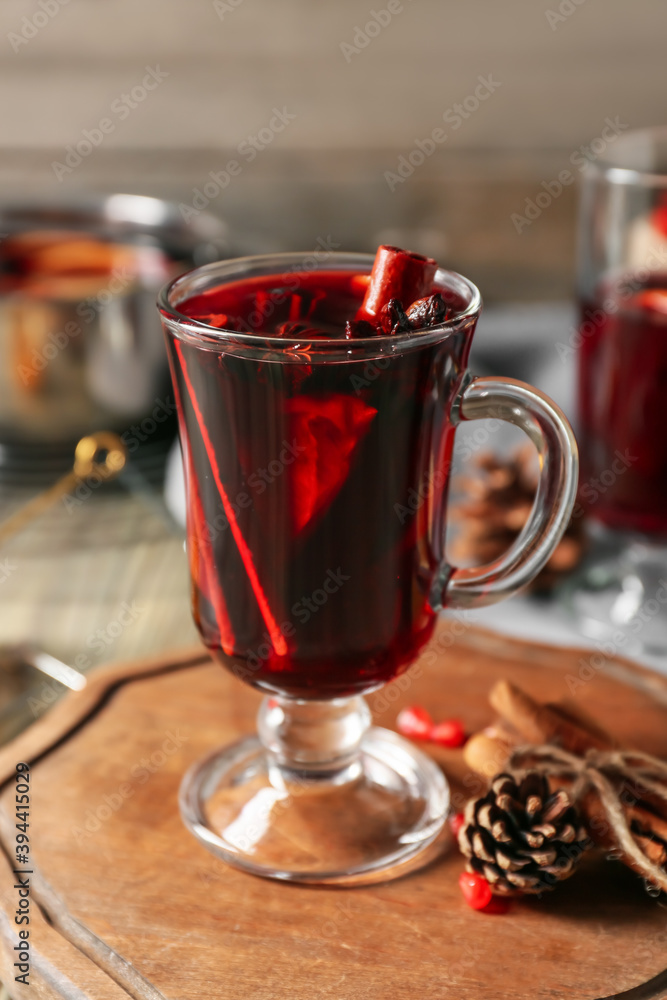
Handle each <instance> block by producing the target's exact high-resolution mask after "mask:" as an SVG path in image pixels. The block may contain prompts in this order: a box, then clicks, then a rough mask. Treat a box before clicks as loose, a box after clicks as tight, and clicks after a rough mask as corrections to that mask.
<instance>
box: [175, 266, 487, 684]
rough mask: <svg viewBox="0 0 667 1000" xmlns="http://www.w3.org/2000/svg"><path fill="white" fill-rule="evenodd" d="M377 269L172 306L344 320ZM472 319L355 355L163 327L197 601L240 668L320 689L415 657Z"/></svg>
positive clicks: (334, 324)
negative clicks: (262, 345) (426, 338)
mask: <svg viewBox="0 0 667 1000" xmlns="http://www.w3.org/2000/svg"><path fill="white" fill-rule="evenodd" d="M366 284H367V277H366V276H361V275H357V274H354V273H351V272H325V273H321V272H320V273H317V274H310V275H302V274H300V275H282V276H280V277H277V276H272V277H271V276H269V277H266V278H259V279H257V278H255V279H249V280H247V281H241V282H238V283H235V284H229V285H224V286H221V287H219V288H217V289H215V290H213V291H212V292H209V293H206V294H205V295H201V296H197V297H193V298H191V299H189V300H188V301H187V302H184V303H181V304H180V305H179V306H178V309H179V311H180V312H182V313H185V314H187V315H188V316H191V317H194V318H201V319H203V320H204V321H205V322H207V323H212V324H217V325H219V326H221V327H223V326H225V325H226V324H227V323H228V322H229V321H230V318H231V319H232V321H233V323H234V324H235V326H236V328H237V329H252V331H253V332H255V333H264V334H267V335H268V334H270V333H272V332H274V331H275V330H276V329H277V328H278V327H279V326H280V324H282V323H284V322H287V321H290V320H291V321H293V322H300V323H303V324H305V325H307V326H311V327H316V328H317V329H318V330H320V331H322V332H323V333H327V335H328V336H337V337H341V336H342V337H344V333H343V331H344V326H345V320H346V319H348V318H350V317H354V314H355V312H356V310H357V308H358V306H359V304H360V302H361V300H362V298H363V294H364V291H365V287H366ZM449 302H450V304H451V306H452V308H453V310H454V311H458V310H460V309H461V308H462V306H463V303H462V302H460V301H458V300H456V299H454V298H453V297H452V296H449ZM471 336H472V329H471V328H470V327H469V328H468V329H467V331H465V332H453V333H450V334H449V335H448V336H446V337H445V338H444V340H443V342H441V343H439V344H435V345H434V344H431V345H424V346H423V347H417V348H416V349H414V348H413V349H412V350H409V351H406V352H405V353H404V354H403V355H402V356H398V357H391V358H382V359H380V361H379V362H367V361H364V360H358V361H353V362H348V363H331V362H330V361H327V362H326V363H323V362H322V361H321V360H320V361H319V363H318V361H317V357H316V355H315V356H314V357H313V359H312V362H311V359H310V357H309V354H308V344H309V343H314V342H315V340H316V339H317V337H316V335H314V334H313V335H311V336H309V337H305V338H304V342H303V345H302V347H301V348H300V349H299V350H298V351H295V349H294V347H293V346H292V345H291V344H290V345H287V344H286V346H285V359H284V362H282V360H281V361H276V360H275V346H273V347H272V348H271V352H272V353H271V358H272V360H269V359H268V357H267V360H258V357H257V355H255V356H253V358H249V357H242V356H240V355H235V354H234V353H233V351H232V350H227V351H225V352H224V353H221V352H219V351H216V350H213V349H212V350H203V349H202V348H201V347H200V346H194V345H191V344H189V343H188V342H186V341H177V342H175V341H172V340H170V341H169V344H168V347H169V351H170V359H171V364H172V371H173V374H174V381H175V385H176V392H177V402H178V403H179V415H180V421H181V430H182V438H183V441H184V452H185V463H186V477H187V481H188V491H189V503H188V511H189V513H188V544H189V553H190V563H191V571H192V578H193V607H194V616H195V620H196V622H197V625H198V627H199V629H200V631H201V634H202V636H203V639H204V641H205V643H206V645H207V646H208V647H209V648H210V649H211V650H213V651H214V652H215V654H216V656H217V657H218V658H219V659H220V661H221V662H222V663H223V664H225V665H226V666H227V667H229V668H230V669H232V670H233V672H234V673H235V674H237V676H240V677H242V678H243V679H244V680H246V681H247V682H249V683H251V684H253V685H254V686H256V687H258V688H261V689H263V690H266V691H274V692H281V693H286V694H289V695H292V696H294V697H301V698H322V699H325V698H331V697H334V696H347V695H352V694H355V693H357V692H360V691H365V690H369V689H372V688H373V687H377V686H379V685H380V684H382V683H384V682H386V681H388V680H390V679H391V678H393V677H395V676H396V675H397V674H399V673H400V672H401V671H403V670H404V669H405V668H406V667H407V666H408V665H409V664H410V663H411V662H412V661H413V660H414V659H415V657H416V655H417V654H418V652H419V650H420V649H421V648H422V647H423V645H424V644H425V643H426V641H427V640H428V638H429V637H430V635H431V633H432V631H433V628H434V625H435V617H436V616H435V613H434V611H433V610H432V609H431V607H430V605H429V591H430V588H431V585H432V583H433V579H434V574H435V571H436V568H437V567H438V566H439V564H440V562H441V560H442V559H443V555H444V553H443V539H442V537H440V531H439V530H436V528H435V527H434V525H440V524H441V523H442V521H441V512H442V507H443V504H444V502H445V499H446V494H447V485H448V478H449V463H450V456H451V451H452V445H453V433H454V430H453V427H452V426H451V424H450V423H449V420H448V414H447V413H446V409H447V402H446V401H447V400H448V399H449V400H451V398H452V396H453V395H454V392H455V390H456V388H457V387H458V385H459V383H460V379H461V376H462V373H463V370H464V368H465V364H466V361H467V354H468V350H469V346H470V339H471ZM350 343H353V342H350ZM267 352H268V345H267ZM340 356H341V357H342V358H344V357H345V355H344V354H342V353H341V355H340ZM197 411H198V412H197ZM202 423H203V424H204V425H205V430H204V432H202V426H201V425H202Z"/></svg>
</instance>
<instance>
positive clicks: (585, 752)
mask: <svg viewBox="0 0 667 1000" xmlns="http://www.w3.org/2000/svg"><path fill="white" fill-rule="evenodd" d="M489 701H490V702H491V705H492V706H493V708H494V709H495V710H496V712H497V713H498V715H499V716H500V720H499V722H498V723H496V724H495V725H494V727H493V728H492V729H491V730H487V731H486V734H480V737H483V739H480V738H478V737H473V738H472V739H471V740H470V741H469V746H470V750H468V747H467V748H466V750H468V753H467V754H466V760H468V761H469V763H470V765H471V766H473V767H474V768H475V770H477V771H479V772H480V773H485V768H484V760H483V754H484V752H488V753H490V752H491V751H494V752H495V756H496V759H497V757H498V748H499V747H500V748H501V749H502V748H504V750H505V754H506V757H507V759H508V762H509V763H510V764H511V762H512V756H513V752H512V748H511V745H510V742H509V741H510V740H511V739H512V735H511V734H514V736H513V742H514V744H515V747H519V746H520V745H521V744H522V743H523V744H528V746H527V747H525V749H524V748H522V749H521V750H519V751H517V753H518V755H519V756H520V757H521V758H522V759H523V760H524V761H530V758H531V750H534V751H535V755H534V756H535V759H536V761H537V766H538V767H541V768H542V770H543V771H544V773H546V774H547V775H548V776H549V777H550V779H551V780H552V783H553V784H554V785H558V784H562V783H564V782H569V783H570V784H572V785H573V786H574V787H575V788H577V787H579V788H581V789H582V791H581V795H580V797H579V806H580V808H581V810H582V812H583V813H584V815H585V817H586V821H587V828H588V831H589V833H590V835H591V838H592V839H593V840H594V841H595V842H596V843H597V844H598V845H599V846H600V847H603V848H604V849H606V850H608V851H609V850H614V851H617V852H618V856H619V860H622V861H624V862H625V863H626V864H627V865H629V867H631V868H632V869H633V870H635V871H638V872H639V873H640V874H642V875H644V876H645V877H647V873H649V872H650V873H651V876H650V880H652V881H653V882H654V883H655V882H657V883H658V884H659V885H660V886H661V888H663V889H667V764H665V765H663V764H662V763H661V762H660V761H654V760H653V759H652V758H647V757H646V755H644V754H641V753H639V752H637V753H636V754H634V755H633V753H632V752H631V751H627V750H625V751H624V750H622V749H620V748H619V747H618V745H617V743H616V742H615V741H614V740H613V739H612V737H611V736H610V735H609V734H608V733H606V732H605V731H604V730H603V729H601V728H600V727H599V726H598V725H597V724H596V723H595V721H594V720H591V719H588V718H587V716H585V715H584V714H583V713H582V712H581V710H580V709H578V708H575V707H573V706H571V705H569V704H560V705H550V704H541V703H540V702H538V701H536V700H535V699H534V698H532V697H531V695H529V694H528V693H527V692H525V691H523V690H522V689H521V688H519V687H517V686H516V685H514V684H511V683H510V682H509V681H506V680H501V681H498V682H497V683H496V684H495V685H494V687H493V688H492V690H491V693H490V696H489ZM489 733H497V734H500V736H501V738H500V739H499V738H498V737H497V736H495V737H490V736H489V735H488V734H489ZM476 740H477V744H475V741H476ZM550 748H553V761H552V762H550V761H549V749H550ZM473 757H474V758H475V763H474V764H473V761H472V758H473ZM634 757H636V760H634V759H633V758H634ZM570 765H571V767H570ZM647 765H648V766H647ZM652 765H657V770H658V772H659V776H658V777H657V778H656V774H655V770H656V769H655V768H653V769H652ZM577 782H578V784H577ZM645 861H646V863H645Z"/></svg>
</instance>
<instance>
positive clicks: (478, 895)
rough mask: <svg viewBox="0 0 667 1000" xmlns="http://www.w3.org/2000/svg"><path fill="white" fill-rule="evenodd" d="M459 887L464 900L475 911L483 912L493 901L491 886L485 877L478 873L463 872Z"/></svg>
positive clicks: (460, 876)
mask: <svg viewBox="0 0 667 1000" xmlns="http://www.w3.org/2000/svg"><path fill="white" fill-rule="evenodd" d="M459 885H460V887H461V892H462V893H463V898H464V899H465V901H466V903H467V904H468V906H471V907H472V908H473V910H483V909H484V908H485V907H486V906H488V905H489V903H490V902H491V901H492V899H493V893H492V892H491V886H490V885H489V883H488V882H487V881H486V879H485V878H484V876H483V875H478V874H477V872H461V874H460V875H459Z"/></svg>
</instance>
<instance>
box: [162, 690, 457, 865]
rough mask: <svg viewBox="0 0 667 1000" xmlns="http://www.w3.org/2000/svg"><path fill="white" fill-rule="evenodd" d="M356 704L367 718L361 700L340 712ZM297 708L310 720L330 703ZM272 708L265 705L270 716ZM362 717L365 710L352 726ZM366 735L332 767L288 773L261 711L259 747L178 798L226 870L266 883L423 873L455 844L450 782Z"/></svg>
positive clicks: (214, 766) (220, 762) (201, 775)
mask: <svg viewBox="0 0 667 1000" xmlns="http://www.w3.org/2000/svg"><path fill="white" fill-rule="evenodd" d="M353 702H354V703H361V704H362V705H364V709H365V704H364V703H363V702H362V699H360V698H355V699H350V700H349V701H348V702H338V703H337V705H338V706H341V705H343V706H346V708H347V707H349V706H350V705H351V704H352V703H353ZM271 703H273V707H272V708H268V709H267V704H268V705H271ZM300 704H301V705H304V706H307V708H306V711H308V710H309V709H311V708H312V705H313V704H317V705H320V706H322V705H323V704H325V703H312V702H310V703H300ZM275 705H276V700H275V699H269V700H268V701H267V700H265V706H264V708H263V711H264V714H265V715H266V714H269V713H270V712H271V711H273V709H274V708H275ZM284 705H285V702H281V703H280V704H279V708H281V709H282V707H284ZM293 705H294V703H292V706H293ZM357 711H358V704H356V705H355V706H353V708H352V711H351V712H349V713H347V718H346V722H347V723H349V722H350V717H351V716H354V714H355V713H356V712H357ZM367 711H368V710H367V709H366V713H367ZM364 718H365V716H364ZM292 721H293V720H292ZM322 721H323V720H320V722H322ZM328 721H330V720H328ZM339 721H340V720H339ZM324 724H325V725H326V724H327V723H326V721H325V722H324ZM334 728H335V727H334ZM362 729H364V731H363V735H362V736H361V738H360V739H359V740H358V742H357V745H356V747H353V746H352V744H353V743H354V742H355V739H354V735H352V736H351V742H350V743H349V744H348V748H347V749H348V752H347V753H346V754H345V756H344V759H341V758H337V759H336V762H335V763H336V766H334V767H329V768H327V767H324V766H323V764H324V761H322V760H321V759H320V760H319V761H316V762H315V761H311V766H304V765H303V762H301V764H300V765H299V766H297V767H295V766H287V765H286V763H285V759H284V754H283V755H282V759H281V754H280V753H277V752H276V748H275V746H274V747H273V749H267V745H266V736H267V734H266V726H264V727H263V726H262V711H260V734H261V735H262V736H263V739H262V740H260V739H258V738H256V737H249V738H247V739H244V740H241V741H240V742H238V743H235V744H233V745H232V746H229V747H224V748H223V749H221V750H216V751H215V752H214V753H212V754H210V755H209V756H208V757H206V758H205V759H204V760H202V761H200V762H199V763H197V764H195V765H194V767H193V768H192V769H191V770H190V771H189V772H188V774H186V776H185V778H184V779H183V783H182V785H181V793H180V806H181V815H182V817H183V820H184V822H185V824H186V826H187V827H188V828H189V829H190V830H191V831H192V833H194V835H195V836H196V837H197V839H198V840H199V841H200V842H201V843H202V844H203V845H204V846H205V847H207V848H208V849H209V850H210V851H212V852H213V853H214V854H217V855H218V856H220V857H222V858H223V859H224V860H225V861H226V862H228V863H229V864H231V865H234V866H235V867H237V868H242V869H243V870H244V871H246V872H250V873H252V874H254V875H262V876H264V877H267V878H276V879H282V880H285V881H292V882H308V883H311V884H320V885H321V884H339V885H357V884H364V883H369V882H377V881H385V880H387V879H391V878H396V877H398V876H399V875H403V874H405V873H407V872H408V871H411V870H413V869H415V868H419V867H422V866H423V865H424V864H426V863H427V862H428V861H430V860H432V859H433V858H434V857H435V856H437V854H439V853H440V852H441V851H442V850H443V848H444V846H445V844H446V842H447V840H448V839H449V835H448V831H447V826H446V822H445V821H446V818H447V812H448V808H449V789H448V785H447V782H446V780H445V778H444V775H443V774H442V771H441V770H440V768H439V767H438V766H437V765H436V764H435V763H434V762H433V761H432V760H430V759H429V758H428V757H427V756H426V755H425V754H423V753H422V752H421V751H419V750H417V749H416V748H415V747H413V746H412V745H411V744H410V743H408V742H407V741H406V740H404V739H402V738H401V737H399V736H397V735H396V734H395V733H392V732H390V731H388V730H386V729H378V728H371V729H366V728H365V727H364V726H363V725H362ZM346 731H347V732H349V731H350V726H349V725H348V726H347V727H346ZM283 735H284V733H283ZM338 735H340V727H339V733H338ZM357 735H358V730H357ZM317 745H318V744H317V743H316V744H314V746H317ZM319 746H320V747H321V743H319ZM292 749H294V748H292ZM318 755H319V756H320V758H321V756H322V755H321V752H318ZM292 763H294V762H292ZM338 765H341V766H338Z"/></svg>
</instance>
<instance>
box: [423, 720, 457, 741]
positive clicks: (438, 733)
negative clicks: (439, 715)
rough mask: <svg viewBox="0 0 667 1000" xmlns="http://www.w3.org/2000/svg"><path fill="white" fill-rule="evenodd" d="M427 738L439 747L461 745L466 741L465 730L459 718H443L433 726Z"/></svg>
mask: <svg viewBox="0 0 667 1000" xmlns="http://www.w3.org/2000/svg"><path fill="white" fill-rule="evenodd" d="M429 739H431V740H433V742H434V743H438V744H439V745H440V746H441V747H462V746H463V744H464V743H465V741H466V731H465V729H464V728H463V723H462V722H460V721H459V719H445V720H444V722H439V723H438V724H437V725H436V726H433V728H432V729H431V732H430V733H429Z"/></svg>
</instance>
